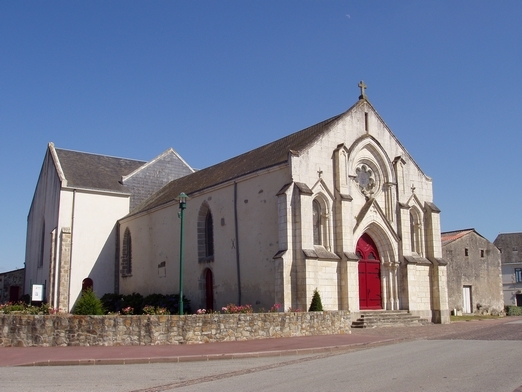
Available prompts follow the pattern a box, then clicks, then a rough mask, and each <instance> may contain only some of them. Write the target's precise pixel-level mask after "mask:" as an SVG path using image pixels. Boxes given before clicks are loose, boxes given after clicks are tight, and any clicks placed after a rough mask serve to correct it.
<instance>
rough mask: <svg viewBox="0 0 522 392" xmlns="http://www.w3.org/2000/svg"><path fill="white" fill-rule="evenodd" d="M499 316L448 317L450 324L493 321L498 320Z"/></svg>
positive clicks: (470, 315)
mask: <svg viewBox="0 0 522 392" xmlns="http://www.w3.org/2000/svg"><path fill="white" fill-rule="evenodd" d="M498 318H500V316H488V315H478V314H477V315H472V314H469V315H465V316H450V320H451V322H458V321H472V320H494V319H498Z"/></svg>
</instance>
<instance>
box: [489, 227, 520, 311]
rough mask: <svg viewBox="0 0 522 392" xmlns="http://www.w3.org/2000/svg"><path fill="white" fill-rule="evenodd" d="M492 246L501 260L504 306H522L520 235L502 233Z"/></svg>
mask: <svg viewBox="0 0 522 392" xmlns="http://www.w3.org/2000/svg"><path fill="white" fill-rule="evenodd" d="M494 244H495V245H496V246H497V247H498V248H499V249H500V252H501V254H500V256H501V260H502V292H503V293H504V304H505V305H511V306H512V305H515V306H522V233H502V234H499V235H498V236H497V238H496V239H495V241H494Z"/></svg>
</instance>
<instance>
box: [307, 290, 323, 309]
mask: <svg viewBox="0 0 522 392" xmlns="http://www.w3.org/2000/svg"><path fill="white" fill-rule="evenodd" d="M308 311H309V312H322V311H323V303H322V302H321V296H320V295H319V291H317V289H315V290H314V295H313V297H312V303H311V304H310V308H309V309H308Z"/></svg>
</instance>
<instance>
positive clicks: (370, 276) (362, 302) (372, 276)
mask: <svg viewBox="0 0 522 392" xmlns="http://www.w3.org/2000/svg"><path fill="white" fill-rule="evenodd" d="M356 252H357V256H358V257H359V308H360V309H361V310H365V309H382V299H381V262H380V261H379V253H377V247H376V246H375V243H374V242H373V240H372V238H371V237H370V236H369V235H368V234H363V235H362V237H361V238H359V241H357V248H356Z"/></svg>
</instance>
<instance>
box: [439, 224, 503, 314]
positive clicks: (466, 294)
mask: <svg viewBox="0 0 522 392" xmlns="http://www.w3.org/2000/svg"><path fill="white" fill-rule="evenodd" d="M441 238H442V253H443V257H444V260H446V261H447V262H448V297H449V300H448V304H449V308H450V310H452V311H453V312H455V313H456V314H461V313H464V314H473V313H475V314H494V315H498V314H503V313H504V300H503V296H502V279H501V266H500V251H499V250H498V248H497V247H496V246H495V245H494V244H493V243H491V242H490V241H488V240H487V239H486V238H484V237H483V236H481V235H480V234H479V233H477V231H475V229H465V230H456V231H448V232H444V233H442V234H441Z"/></svg>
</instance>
